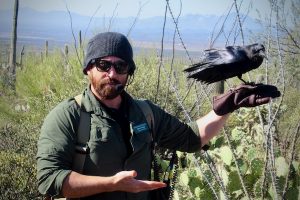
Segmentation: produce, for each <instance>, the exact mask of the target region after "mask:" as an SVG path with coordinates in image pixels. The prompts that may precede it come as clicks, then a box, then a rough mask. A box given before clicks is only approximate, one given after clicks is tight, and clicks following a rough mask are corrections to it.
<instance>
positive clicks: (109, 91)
mask: <svg viewBox="0 0 300 200" xmlns="http://www.w3.org/2000/svg"><path fill="white" fill-rule="evenodd" d="M90 81H91V84H92V85H93V87H94V89H95V90H96V92H97V94H98V95H99V96H100V97H101V98H102V99H114V98H116V97H117V96H118V95H120V94H121V92H122V90H117V87H116V86H117V85H118V84H121V83H120V82H119V81H118V80H115V79H109V78H105V79H102V80H99V81H98V80H96V79H95V78H94V77H93V76H90Z"/></svg>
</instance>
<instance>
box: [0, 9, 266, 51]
mask: <svg viewBox="0 0 300 200" xmlns="http://www.w3.org/2000/svg"><path fill="white" fill-rule="evenodd" d="M70 14H71V18H72V28H71V20H70V15H69V14H68V12H63V11H53V12H39V11H36V10H33V9H29V8H22V9H21V10H19V16H18V42H19V43H24V44H31V45H42V44H44V43H45V40H48V42H49V44H50V45H63V44H66V43H71V42H73V41H74V39H73V38H74V37H73V35H72V34H74V36H75V37H76V38H78V37H77V36H78V33H79V30H81V32H82V37H83V38H84V39H86V40H87V39H88V38H90V37H91V36H92V35H94V34H95V33H97V32H100V31H107V30H110V31H118V32H121V33H124V34H127V33H128V32H129V30H130V29H131V31H130V34H129V38H130V40H132V41H134V43H135V44H136V45H137V46H148V47H149V46H150V47H151V46H155V45H159V44H160V43H161V41H162V35H163V34H164V42H165V43H166V47H170V46H171V44H172V41H173V35H174V30H175V27H176V26H175V23H174V21H173V18H172V17H171V16H167V18H166V24H165V28H164V29H163V26H164V17H162V16H157V17H151V18H135V17H127V18H119V17H114V18H109V17H105V16H103V17H94V18H91V17H89V16H83V15H79V14H76V13H70ZM12 16H13V14H12V11H8V10H1V11H0V40H2V41H8V40H9V38H10V34H11V29H12ZM224 19H227V20H226V23H223V22H224ZM135 20H136V22H135ZM242 25H243V32H244V37H245V38H249V37H251V34H253V33H254V34H255V33H260V32H261V31H262V30H263V29H262V27H261V26H260V25H259V24H258V23H257V21H256V20H255V19H253V18H251V17H249V16H247V17H243V18H242ZM177 27H178V29H179V33H180V38H181V39H182V41H183V42H184V44H185V45H186V46H187V47H188V48H189V49H203V48H206V47H208V45H209V41H210V38H211V35H212V33H214V37H215V36H216V35H217V33H218V32H220V30H222V32H221V33H222V34H220V37H219V38H218V40H217V42H216V44H218V45H224V44H225V42H226V37H229V41H230V42H231V41H233V40H234V38H235V37H236V36H235V35H236V34H237V33H239V29H238V28H237V27H238V23H237V21H236V14H235V13H231V14H230V15H228V16H221V17H220V16H216V15H201V14H199V15H185V16H180V17H179V21H178V23H177ZM233 27H234V28H233ZM72 30H73V33H72ZM163 30H164V32H163ZM237 38H241V37H240V36H239V37H237ZM230 42H229V44H230ZM175 44H176V45H177V46H178V47H179V48H180V47H182V45H181V42H180V39H179V36H178V34H176V43H175Z"/></svg>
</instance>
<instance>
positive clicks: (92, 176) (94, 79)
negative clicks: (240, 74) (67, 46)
mask: <svg viewBox="0 0 300 200" xmlns="http://www.w3.org/2000/svg"><path fill="white" fill-rule="evenodd" d="M135 68H136V66H135V63H134V61H133V52H132V47H131V45H130V43H129V42H128V40H127V38H126V37H125V36H124V35H122V34H120V33H115V32H105V33H100V34H98V35H96V36H94V37H93V38H92V39H91V40H90V41H89V43H88V46H87V52H86V56H85V60H84V66H83V72H84V73H85V74H86V75H88V78H89V81H90V85H89V86H88V87H87V88H86V90H85V91H84V92H83V95H82V103H81V106H79V105H78V104H77V103H76V102H75V100H74V98H70V99H68V100H66V101H64V102H62V103H60V104H59V105H58V106H56V107H55V108H54V109H53V110H52V111H51V112H50V113H49V114H48V116H47V117H46V119H45V121H44V124H43V127H42V130H41V136H40V138H39V141H38V153H37V170H38V184H39V191H40V192H41V193H42V194H46V195H49V196H52V197H58V196H64V197H67V198H80V197H86V198H84V199H118V200H122V199H141V200H146V199H149V194H148V191H150V190H154V189H158V188H163V187H165V186H166V185H165V184H164V183H162V182H156V181H150V180H148V179H149V174H150V170H151V149H152V148H151V147H152V144H151V143H152V141H151V139H152V138H151V133H150V129H147V130H146V131H143V132H138V131H136V129H135V127H137V126H138V125H140V124H145V122H146V119H145V117H144V115H143V113H142V111H141V110H140V108H139V106H138V105H137V103H136V102H135V100H134V99H133V98H132V97H131V96H130V95H129V94H128V93H126V91H125V90H124V88H125V86H126V83H127V81H128V79H129V77H130V76H131V75H133V73H134V70H135ZM273 87H274V86H272V88H273ZM253 88H257V87H256V86H255V87H254V86H253V87H252V86H242V87H240V88H238V89H236V90H232V91H230V92H229V93H226V94H225V95H223V96H219V98H217V99H215V100H214V102H215V103H214V106H215V107H214V110H213V111H211V112H209V113H208V114H207V115H205V116H204V117H202V118H199V119H198V120H196V121H195V122H191V123H189V124H186V123H183V122H181V121H179V120H178V119H177V118H175V117H174V116H172V115H170V114H168V113H166V112H165V111H163V110H162V109H160V108H159V107H158V106H156V105H155V104H153V103H151V102H150V101H147V103H149V104H150V107H151V110H152V111H153V115H154V124H155V127H154V129H155V133H156V134H155V137H154V138H153V139H154V141H155V142H156V143H157V144H158V145H159V146H161V147H164V148H169V149H176V150H180V151H186V152H195V151H199V150H200V149H201V147H202V146H203V145H205V144H206V143H208V141H209V140H210V139H211V138H213V137H214V136H215V135H217V134H218V132H219V131H220V129H221V128H222V127H223V125H224V123H225V122H226V120H227V118H228V116H229V113H230V112H232V111H234V110H235V109H237V108H239V107H241V106H256V105H260V104H264V103H267V102H269V100H270V99H271V97H273V96H274V95H273V94H270V93H268V92H266V91H267V90H269V88H267V90H265V89H264V90H262V91H261V90H258V91H259V92H260V93H259V94H257V90H256V89H253ZM264 93H267V94H266V95H265V94H264ZM237 96H238V97H239V98H236V97H237ZM277 96H278V95H277ZM241 97H242V98H241ZM249 99H250V100H249ZM224 107H226V108H225V109H224ZM80 109H84V110H85V112H87V113H90V116H91V124H90V130H87V131H90V139H89V142H88V148H89V152H88V155H87V157H86V160H85V163H84V167H83V173H78V172H75V171H73V170H72V162H73V158H74V154H75V144H76V140H77V137H76V133H77V128H78V123H79V120H80ZM216 113H218V114H216Z"/></svg>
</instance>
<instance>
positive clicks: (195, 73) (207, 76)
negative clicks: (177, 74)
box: [184, 46, 244, 84]
mask: <svg viewBox="0 0 300 200" xmlns="http://www.w3.org/2000/svg"><path fill="white" fill-rule="evenodd" d="M243 57H244V56H243V55H242V56H240V55H239V56H237V55H236V49H235V48H234V47H232V46H228V47H226V49H221V50H216V49H210V50H206V51H205V56H204V59H203V61H202V62H200V63H196V64H194V65H192V66H190V67H189V68H187V69H185V70H184V71H185V72H188V73H189V74H188V78H194V79H196V80H197V81H202V82H204V83H207V84H210V83H214V82H217V81H220V80H224V79H227V78H230V77H233V76H236V75H237V74H235V73H234V71H235V70H236V69H237V67H238V66H236V64H235V63H239V62H240V61H241V60H242V59H243Z"/></svg>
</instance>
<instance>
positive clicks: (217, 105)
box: [213, 83, 281, 116]
mask: <svg viewBox="0 0 300 200" xmlns="http://www.w3.org/2000/svg"><path fill="white" fill-rule="evenodd" d="M280 95H281V94H280V91H278V89H277V87H276V86H273V85H265V84H261V83H260V84H242V85H240V86H238V87H236V88H234V89H230V90H229V91H228V92H226V93H224V94H221V95H219V96H215V97H213V110H214V111H215V113H216V114H217V115H220V116H221V115H225V114H227V113H231V112H233V111H234V110H236V109H238V108H240V107H255V106H259V105H262V104H266V103H269V101H270V100H271V98H276V97H279V96H280Z"/></svg>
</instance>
